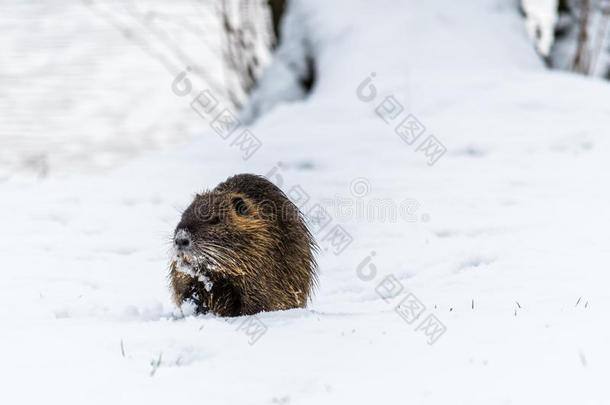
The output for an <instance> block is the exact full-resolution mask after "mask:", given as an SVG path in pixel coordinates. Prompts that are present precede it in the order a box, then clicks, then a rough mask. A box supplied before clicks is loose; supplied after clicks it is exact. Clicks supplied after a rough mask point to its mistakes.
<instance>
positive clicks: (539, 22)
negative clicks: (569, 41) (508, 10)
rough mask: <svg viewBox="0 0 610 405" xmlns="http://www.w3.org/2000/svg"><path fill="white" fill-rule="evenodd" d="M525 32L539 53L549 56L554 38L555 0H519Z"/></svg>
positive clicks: (555, 20)
mask: <svg viewBox="0 0 610 405" xmlns="http://www.w3.org/2000/svg"><path fill="white" fill-rule="evenodd" d="M521 5H522V7H523V11H524V12H525V17H526V27H527V33H528V34H529V36H530V38H531V39H532V41H533V42H534V44H536V49H537V50H538V52H540V54H542V55H544V56H549V53H550V52H551V46H552V45H553V42H554V40H555V24H556V23H557V0H521Z"/></svg>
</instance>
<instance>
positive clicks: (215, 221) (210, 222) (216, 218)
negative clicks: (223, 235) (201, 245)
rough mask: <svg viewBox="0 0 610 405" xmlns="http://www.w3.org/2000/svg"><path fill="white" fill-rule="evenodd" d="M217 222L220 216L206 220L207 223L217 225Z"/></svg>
mask: <svg viewBox="0 0 610 405" xmlns="http://www.w3.org/2000/svg"><path fill="white" fill-rule="evenodd" d="M219 223H220V218H218V217H214V218H210V220H209V221H208V225H218V224H219Z"/></svg>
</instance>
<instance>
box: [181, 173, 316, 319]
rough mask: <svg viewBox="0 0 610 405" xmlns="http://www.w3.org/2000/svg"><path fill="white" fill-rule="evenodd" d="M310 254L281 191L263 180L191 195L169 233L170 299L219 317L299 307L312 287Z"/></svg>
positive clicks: (243, 179)
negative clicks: (171, 236)
mask: <svg viewBox="0 0 610 405" xmlns="http://www.w3.org/2000/svg"><path fill="white" fill-rule="evenodd" d="M316 250H317V246H316V243H315V241H314V239H313V237H312V236H311V233H310V232H309V230H308V229H307V226H306V225H305V222H304V220H303V215H302V214H301V212H300V211H299V209H298V208H297V207H296V206H295V205H294V204H293V203H292V202H291V201H290V200H289V199H288V197H287V196H286V195H285V194H284V193H283V192H282V190H280V189H279V188H278V187H276V186H275V185H274V184H273V183H271V182H270V181H269V180H267V179H266V178H264V177H262V176H256V175H252V174H240V175H236V176H233V177H230V178H228V179H227V180H226V181H224V182H223V183H220V184H219V185H218V186H217V187H216V188H215V189H213V190H212V191H207V192H204V193H203V194H199V195H197V196H196V197H195V200H194V201H193V203H192V204H191V205H190V206H189V207H188V208H187V209H186V211H184V213H183V214H182V219H181V221H180V223H179V224H178V226H177V227H176V230H175V233H174V252H175V255H174V259H173V260H172V263H171V265H170V283H171V288H172V290H173V291H172V292H173V296H174V300H175V302H176V304H177V305H179V306H181V305H182V304H183V303H185V302H190V303H192V304H194V307H195V310H196V312H197V313H207V312H212V313H214V314H216V315H219V316H239V315H251V314H255V313H258V312H261V311H275V310H282V309H289V308H302V307H305V305H306V304H307V301H308V299H309V298H310V296H311V293H312V289H313V288H314V286H315V284H316V281H317V278H316V269H317V266H316V262H315V258H314V252H315V251H316Z"/></svg>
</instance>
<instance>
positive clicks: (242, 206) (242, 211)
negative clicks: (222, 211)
mask: <svg viewBox="0 0 610 405" xmlns="http://www.w3.org/2000/svg"><path fill="white" fill-rule="evenodd" d="M231 205H232V206H233V209H234V210H235V212H236V213H237V215H240V216H242V217H243V216H246V215H249V214H250V206H249V205H248V203H247V202H246V200H244V199H243V198H241V197H233V198H232V199H231Z"/></svg>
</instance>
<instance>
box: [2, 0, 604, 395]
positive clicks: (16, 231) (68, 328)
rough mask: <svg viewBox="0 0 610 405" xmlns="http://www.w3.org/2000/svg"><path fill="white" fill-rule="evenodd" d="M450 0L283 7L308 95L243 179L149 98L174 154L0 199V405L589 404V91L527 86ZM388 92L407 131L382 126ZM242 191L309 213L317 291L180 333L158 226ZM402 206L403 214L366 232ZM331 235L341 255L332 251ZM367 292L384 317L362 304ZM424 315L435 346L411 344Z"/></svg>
mask: <svg viewBox="0 0 610 405" xmlns="http://www.w3.org/2000/svg"><path fill="white" fill-rule="evenodd" d="M456 3H457V2H451V1H448V0H446V1H441V0H432V1H426V2H421V1H415V0H411V1H404V2H400V3H398V2H395V1H389V0H388V1H381V2H375V3H373V2H365V1H360V0H358V1H354V0H352V1H347V0H339V1H333V2H323V1H321V0H316V1H307V2H303V3H302V7H304V8H305V9H306V11H308V12H307V16H308V20H307V21H305V23H306V24H309V25H310V26H311V27H315V30H311V31H310V33H311V35H313V37H312V43H313V44H314V46H315V54H316V57H317V59H318V61H319V64H318V72H319V81H318V83H317V87H316V88H315V91H314V93H313V94H312V95H311V96H310V97H309V98H308V99H307V100H305V101H303V102H300V103H293V104H283V105H278V106H276V107H275V108H274V109H273V110H271V111H270V112H269V113H267V114H266V115H264V116H263V117H262V118H261V119H259V120H258V121H257V123H256V124H255V125H254V126H253V127H251V128H250V129H251V131H252V133H253V134H255V135H256V136H257V137H258V138H259V139H260V140H261V141H262V143H263V145H262V147H261V148H260V149H259V150H258V151H257V152H256V153H255V154H254V155H253V156H252V157H251V158H250V159H248V160H244V159H243V157H242V153H241V151H240V150H239V149H238V148H237V147H236V145H231V141H230V140H229V141H225V140H223V139H221V138H220V137H219V136H218V135H217V134H216V133H215V132H214V131H213V130H211V129H210V127H209V126H208V124H209V120H208V122H206V121H204V120H202V119H201V118H199V116H198V115H196V114H195V113H194V112H192V111H191V110H190V107H189V103H190V101H191V99H192V97H186V96H185V97H182V98H181V97H177V96H175V95H173V94H172V93H171V92H170V91H169V88H170V85H171V82H172V79H173V78H172V77H168V78H167V81H166V82H165V83H162V82H159V83H157V84H158V85H159V86H165V87H166V88H167V89H168V96H167V101H166V102H167V103H168V105H171V106H172V107H171V108H172V109H173V108H176V105H178V106H180V108H182V110H183V111H188V112H189V113H190V114H192V115H194V116H195V117H196V118H197V119H198V120H199V122H200V123H201V136H200V137H198V138H197V139H196V140H195V141H193V142H192V143H189V144H188V145H186V146H184V147H179V148H176V149H173V150H169V151H164V152H155V153H150V154H148V155H146V156H144V157H139V158H137V159H133V160H132V161H131V162H129V164H127V165H125V166H124V167H121V168H119V169H117V170H115V171H112V172H107V173H105V174H104V175H89V176H84V175H73V176H70V177H67V178H66V177H62V178H59V177H50V178H48V179H46V180H44V181H39V180H33V179H28V178H12V179H11V180H9V181H5V182H4V183H0V189H1V190H2V196H3V198H2V199H0V213H1V214H0V215H1V221H2V223H3V224H4V226H3V228H4V232H2V233H0V238H1V239H0V254H1V257H2V258H3V259H4V260H3V265H4V271H2V272H0V319H1V320H2V328H3V329H2V334H0V358H1V359H2V367H0V370H1V371H0V380H1V381H3V382H4V383H5V384H3V389H2V390H0V401H1V402H2V403H24V404H30V403H35V402H40V401H45V402H47V403H65V404H76V403H88V404H98V403H99V404H107V403H111V402H112V403H133V402H138V403H147V404H157V403H159V404H163V403H168V402H170V401H171V402H172V403H188V404H191V403H193V404H195V403H209V404H236V403H243V404H284V405H287V404H291V405H292V404H311V403H316V404H343V403H346V404H348V403H354V404H375V403H382V404H383V403H414V404H446V403H459V404H508V403H512V404H541V403H553V404H563V403H566V404H569V403H579V404H607V403H608V402H609V400H610V399H609V398H608V394H607V390H606V389H605V387H604V385H603V381H605V380H606V379H607V370H608V368H607V364H609V363H610V348H609V345H608V341H609V339H610V329H609V328H608V327H607V325H606V319H607V316H606V314H607V310H608V309H609V307H610V300H609V297H608V293H607V286H606V285H607V283H608V281H609V276H608V264H609V263H610V249H609V248H608V246H607V240H608V237H607V229H606V228H607V224H608V223H610V221H609V220H610V218H609V216H610V214H609V213H608V210H607V209H606V208H607V206H608V202H609V199H610V195H609V192H608V188H607V184H608V181H607V180H608V179H607V176H608V169H609V168H610V167H609V166H610V162H608V159H607V157H606V156H605V153H604V151H607V150H608V146H609V145H608V143H609V141H608V137H607V132H606V129H607V128H608V126H609V125H610V108H609V107H608V103H607V102H606V100H608V99H610V88H609V87H608V85H607V83H604V82H601V81H594V80H585V79H584V78H581V77H576V76H571V75H567V74H561V73H553V72H548V71H546V70H544V68H543V67H542V63H541V62H540V61H539V60H538V58H537V56H536V54H535V51H534V49H533V48H532V46H531V44H530V42H529V40H528V38H527V33H526V31H525V27H524V25H523V21H522V20H521V19H520V17H519V15H518V14H517V11H516V8H515V5H514V4H513V3H511V2H505V1H500V0H473V1H471V2H468V3H467V4H461V3H462V2H460V4H459V6H458V5H457V4H456ZM372 72H374V73H375V77H374V80H373V82H372V85H374V86H375V89H376V92H377V95H376V97H374V100H372V101H369V102H366V101H362V100H361V98H363V97H362V93H360V95H361V97H360V98H359V97H358V96H357V88H358V86H359V85H360V84H361V83H362V81H363V80H365V79H366V78H367V77H370V76H369V75H370V74H371V73H372ZM363 89H366V90H370V88H369V87H366V88H364V87H363ZM368 94H370V93H367V95H368ZM390 95H393V96H394V97H395V100H396V101H398V102H400V103H401V104H402V105H403V106H404V111H402V112H401V114H400V115H399V116H398V117H397V118H396V119H395V120H394V121H392V123H390V124H387V123H385V122H384V120H383V119H382V118H380V117H379V116H378V115H377V114H376V113H375V108H376V107H377V106H378V105H379V104H380V103H381V102H382V100H384V98H385V97H386V96H390ZM364 98H366V97H364ZM385 105H386V106H387V104H385ZM408 114H413V115H414V116H415V117H416V118H417V119H418V120H419V121H420V122H421V123H422V124H423V125H424V126H425V127H426V131H425V133H424V135H422V138H420V139H419V140H418V141H416V142H414V143H413V145H408V144H407V143H406V142H404V141H403V140H402V139H401V138H400V137H399V136H398V135H397V134H396V133H395V132H394V128H395V127H396V125H397V123H398V121H400V120H402V119H403V118H404V117H406V116H407V115H408ZM382 115H383V116H384V117H385V118H386V119H388V114H382ZM390 115H391V113H390ZM175 117H176V115H173V114H168V115H167V119H168V120H170V119H172V118H175ZM430 134H433V135H434V136H435V137H436V138H437V139H438V140H439V141H440V142H442V144H443V145H444V146H445V147H446V149H447V151H446V153H445V154H444V155H442V157H441V158H440V159H439V160H438V161H437V162H436V163H435V164H434V165H429V164H428V158H427V157H426V156H425V154H424V152H423V151H422V150H419V151H417V150H416V149H417V147H418V145H420V143H421V140H422V139H424V138H425V137H427V136H428V135H430ZM278 162H282V165H281V167H279V168H278V167H277V163H278ZM239 172H252V173H259V174H267V175H268V176H269V177H270V178H271V179H272V180H274V181H277V182H278V183H279V184H280V185H281V187H282V188H283V189H284V190H285V191H287V192H290V191H291V190H292V191H293V192H294V189H293V187H294V186H295V185H299V186H300V187H301V188H302V190H304V191H305V192H306V193H307V194H308V195H309V197H310V199H309V201H308V202H307V204H306V205H305V206H304V211H309V209H310V208H311V207H313V206H314V205H315V204H316V203H320V204H324V205H325V206H326V208H327V211H328V212H329V213H330V214H331V216H332V221H331V223H330V224H329V225H327V228H325V229H324V230H323V231H321V232H320V234H319V235H320V237H319V242H320V243H321V245H322V246H323V247H326V248H327V249H328V250H327V251H326V252H325V253H323V254H322V255H321V256H320V257H319V264H320V273H321V276H320V288H319V290H318V291H317V294H316V296H315V298H314V300H313V302H312V303H311V305H310V307H309V308H308V309H304V310H291V311H285V312H276V313H265V314H260V315H258V316H257V317H256V318H254V319H250V318H241V319H237V320H234V321H230V322H228V321H227V320H224V319H220V318H216V317H213V316H204V317H192V316H187V317H185V318H181V317H180V316H179V312H178V311H177V310H176V309H175V308H174V307H173V306H172V304H171V301H170V297H169V293H168V290H167V287H166V285H167V280H166V274H167V262H168V251H169V249H170V247H171V246H170V237H171V234H172V231H173V227H174V226H175V224H176V223H177V222H178V218H179V216H180V210H181V209H183V208H184V207H186V206H187V205H188V203H189V202H190V199H191V197H192V195H193V194H194V193H195V192H197V191H199V190H201V189H204V188H208V187H213V186H214V185H216V184H217V183H218V182H219V181H221V180H224V179H225V178H226V177H228V176H229V175H232V174H235V173H239ZM338 201H341V202H342V204H343V203H345V202H346V201H347V203H348V204H352V205H350V207H351V208H352V209H351V211H350V210H345V209H342V210H338V209H334V208H336V206H337V204H338V203H337V202H338ZM405 201H406V202H407V205H408V207H409V210H408V215H407V216H406V217H405V216H403V217H401V218H398V219H396V220H393V221H388V220H383V218H382V217H380V215H377V214H375V212H377V211H376V210H378V207H379V206H380V205H383V204H385V205H386V206H387V205H389V206H392V204H394V206H397V207H398V206H401V204H404V203H405ZM413 202H415V204H414V203H413ZM331 203H332V204H331ZM333 204H334V205H333ZM342 206H343V207H344V208H345V205H342ZM359 206H364V207H365V209H366V208H367V207H368V208H370V207H372V208H371V209H372V212H373V213H372V214H371V215H369V216H368V217H367V215H364V214H358V212H357V207H359ZM350 212H351V214H350ZM335 225H341V226H343V228H344V229H345V230H346V231H347V232H349V235H350V236H351V238H352V239H353V241H352V243H351V244H350V245H349V246H347V247H346V248H345V250H344V251H342V252H341V253H339V254H335V253H334V252H333V246H332V245H329V244H328V243H327V241H325V239H324V236H325V235H326V232H327V230H329V229H330V228H331V227H333V226H335ZM372 252H374V255H372ZM386 276H393V277H394V278H390V279H385V277H386ZM384 279H385V280H391V281H392V280H393V281H394V283H400V285H402V290H400V292H399V294H398V295H397V296H395V297H393V298H389V297H388V296H387V294H386V295H385V296H384V297H382V296H380V295H379V294H378V291H376V290H378V284H379V283H380V282H382V280H384ZM384 285H385V286H387V284H384ZM395 285H396V284H395ZM394 291H397V290H394ZM386 293H387V292H386ZM409 294H411V295H409ZM413 297H416V299H417V300H419V302H420V303H421V304H423V305H425V311H423V313H422V315H421V317H420V318H419V319H418V320H415V321H413V322H412V323H410V324H409V323H408V322H406V321H405V320H404V319H403V318H402V317H401V316H399V314H397V312H396V311H395V307H396V306H397V304H398V303H400V302H401V301H402V300H404V299H406V298H408V299H411V300H412V299H413ZM384 298H386V299H384ZM403 309H404V307H403ZM405 314H406V313H405V312H403V316H406V317H407V318H408V314H406V315H405ZM428 315H434V316H436V319H438V320H439V321H440V322H442V324H443V325H444V327H445V328H446V331H445V332H444V334H442V335H441V336H438V335H433V336H427V335H426V334H425V331H423V330H421V326H420V327H418V325H420V324H421V322H422V321H423V320H424V319H431V318H427V316H428ZM411 320H412V319H411ZM253 322H256V323H253ZM252 325H259V326H260V325H265V327H266V333H264V334H263V335H262V336H261V335H260V334H259V335H255V336H253V335H252V333H250V334H248V333H247V332H252V331H253V329H252V328H250V326H252ZM416 329H420V330H416ZM431 338H432V339H435V338H438V340H436V341H435V342H434V344H432V345H430V344H428V343H429V341H430V339H431ZM252 343H253V344H252Z"/></svg>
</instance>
